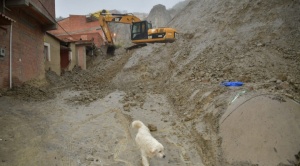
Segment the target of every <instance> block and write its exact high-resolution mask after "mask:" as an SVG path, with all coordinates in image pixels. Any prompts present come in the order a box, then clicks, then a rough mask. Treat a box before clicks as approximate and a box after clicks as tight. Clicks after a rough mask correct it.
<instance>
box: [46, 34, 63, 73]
mask: <svg viewBox="0 0 300 166" xmlns="http://www.w3.org/2000/svg"><path fill="white" fill-rule="evenodd" d="M45 44H46V45H48V44H49V45H50V61H49V59H48V58H45V59H44V61H45V70H51V71H54V72H55V73H56V74H57V75H60V74H61V68H60V42H59V41H58V40H57V39H55V38H53V37H51V36H49V35H47V34H46V35H45Z"/></svg>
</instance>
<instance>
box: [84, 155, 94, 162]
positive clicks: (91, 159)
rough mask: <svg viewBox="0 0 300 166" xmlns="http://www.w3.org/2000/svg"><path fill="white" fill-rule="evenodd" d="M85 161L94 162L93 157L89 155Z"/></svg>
mask: <svg viewBox="0 0 300 166" xmlns="http://www.w3.org/2000/svg"><path fill="white" fill-rule="evenodd" d="M85 159H86V160H87V161H94V157H93V156H90V155H88V156H86V158H85Z"/></svg>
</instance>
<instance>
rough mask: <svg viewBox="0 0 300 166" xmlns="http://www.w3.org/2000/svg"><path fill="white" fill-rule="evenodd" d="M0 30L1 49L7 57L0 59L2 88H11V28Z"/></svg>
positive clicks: (0, 84)
mask: <svg viewBox="0 0 300 166" xmlns="http://www.w3.org/2000/svg"><path fill="white" fill-rule="evenodd" d="M2 27H3V28H6V30H4V29H0V39H1V40H0V47H1V48H4V49H5V52H6V56H5V57H0V87H9V33H10V30H9V29H10V26H2Z"/></svg>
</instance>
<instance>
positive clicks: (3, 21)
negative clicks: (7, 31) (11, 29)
mask: <svg viewBox="0 0 300 166" xmlns="http://www.w3.org/2000/svg"><path fill="white" fill-rule="evenodd" d="M12 22H16V21H15V20H13V19H11V18H10V17H8V16H6V15H5V14H3V13H0V25H10V24H11V23H12Z"/></svg>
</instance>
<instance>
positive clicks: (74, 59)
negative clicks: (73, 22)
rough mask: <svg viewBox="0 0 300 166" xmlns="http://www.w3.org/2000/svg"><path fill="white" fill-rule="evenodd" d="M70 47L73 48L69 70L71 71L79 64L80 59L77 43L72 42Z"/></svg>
mask: <svg viewBox="0 0 300 166" xmlns="http://www.w3.org/2000/svg"><path fill="white" fill-rule="evenodd" d="M69 48H70V49H71V51H70V54H71V53H72V59H71V61H70V65H69V70H70V71H71V70H73V68H74V67H75V66H76V65H77V62H78V59H77V56H76V47H75V43H70V45H69Z"/></svg>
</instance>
